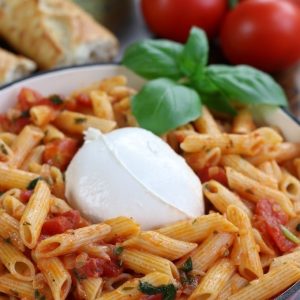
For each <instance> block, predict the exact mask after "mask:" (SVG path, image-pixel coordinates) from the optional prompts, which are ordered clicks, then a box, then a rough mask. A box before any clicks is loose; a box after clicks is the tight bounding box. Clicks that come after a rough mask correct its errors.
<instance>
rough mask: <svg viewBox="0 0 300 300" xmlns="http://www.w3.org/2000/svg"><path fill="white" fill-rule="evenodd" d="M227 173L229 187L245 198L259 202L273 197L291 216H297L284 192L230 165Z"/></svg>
mask: <svg viewBox="0 0 300 300" xmlns="http://www.w3.org/2000/svg"><path fill="white" fill-rule="evenodd" d="M226 175H227V179H228V184H229V187H230V188H231V189H233V190H234V191H236V192H237V193H238V194H239V195H241V196H242V197H244V198H245V199H247V200H251V201H254V202H258V201H259V200H261V199H272V200H274V201H275V202H277V203H278V204H279V205H280V206H281V208H282V209H283V210H284V211H285V212H286V213H287V214H288V215H289V216H292V217H293V216H295V212H294V208H293V204H292V202H291V201H290V199H289V198H288V197H286V195H285V194H284V193H282V192H280V191H278V190H275V189H271V188H269V187H267V186H264V185H262V184H260V183H259V182H257V181H255V180H253V179H251V178H249V177H247V176H245V175H243V174H241V173H239V172H237V171H235V170H234V169H232V168H229V167H227V168H226Z"/></svg>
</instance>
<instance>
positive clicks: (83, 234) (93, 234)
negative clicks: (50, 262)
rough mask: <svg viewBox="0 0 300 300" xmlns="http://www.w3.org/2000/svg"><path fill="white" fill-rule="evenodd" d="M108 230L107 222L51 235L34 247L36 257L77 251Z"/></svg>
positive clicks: (105, 233)
mask: <svg viewBox="0 0 300 300" xmlns="http://www.w3.org/2000/svg"><path fill="white" fill-rule="evenodd" d="M109 232H110V226H109V225H107V224H95V225H90V226H86V227H82V228H79V229H76V230H70V231H68V232H67V233H61V234H56V235H53V236H51V237H49V238H46V239H44V240H42V241H41V242H40V243H39V244H38V245H37V247H36V256H37V257H38V258H47V257H53V256H60V255H64V254H69V253H73V252H75V251H77V250H78V249H79V248H80V247H82V246H84V245H87V244H90V243H93V242H96V241H99V240H102V239H103V238H104V237H105V236H106V235H107V234H108V233H109Z"/></svg>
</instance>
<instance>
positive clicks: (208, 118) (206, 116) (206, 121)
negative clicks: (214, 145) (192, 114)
mask: <svg viewBox="0 0 300 300" xmlns="http://www.w3.org/2000/svg"><path fill="white" fill-rule="evenodd" d="M194 126H195V128H196V129H197V131H198V132H199V133H207V134H209V135H219V134H221V130H220V128H219V126H218V124H217V122H216V121H215V119H214V117H213V116H212V115H211V113H210V111H209V110H208V109H207V107H206V106H203V107H202V115H201V117H200V118H198V119H197V120H196V121H195V122H194Z"/></svg>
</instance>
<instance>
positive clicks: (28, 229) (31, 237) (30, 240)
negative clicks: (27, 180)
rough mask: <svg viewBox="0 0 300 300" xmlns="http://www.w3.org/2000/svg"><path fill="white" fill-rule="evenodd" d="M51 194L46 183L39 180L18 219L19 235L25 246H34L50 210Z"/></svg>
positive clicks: (31, 247)
mask: <svg viewBox="0 0 300 300" xmlns="http://www.w3.org/2000/svg"><path fill="white" fill-rule="evenodd" d="M50 202H51V194H50V190H49V187H48V185H47V183H46V182H45V181H44V180H39V181H38V182H37V184H36V186H35V188H34V192H33V194H32V195H31V197H30V199H29V202H28V203H27V205H26V208H25V211H24V213H23V215H22V218H21V220H20V235H21V238H22V240H23V243H24V245H25V246H26V247H28V248H30V249H33V248H35V247H36V245H37V242H38V239H39V237H40V233H41V230H42V227H43V224H44V222H45V220H46V217H47V215H48V213H49V210H50Z"/></svg>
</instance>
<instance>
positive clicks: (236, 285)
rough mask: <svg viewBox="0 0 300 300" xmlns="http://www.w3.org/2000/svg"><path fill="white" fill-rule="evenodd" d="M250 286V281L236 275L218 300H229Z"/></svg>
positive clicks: (226, 285)
mask: <svg viewBox="0 0 300 300" xmlns="http://www.w3.org/2000/svg"><path fill="white" fill-rule="evenodd" d="M247 284H248V280H246V279H245V278H243V277H241V276H240V275H239V274H237V273H235V274H234V275H233V276H232V277H231V278H230V279H229V280H228V281H227V283H226V284H225V286H224V287H223V289H222V290H221V292H220V293H219V295H218V297H217V300H224V299H228V297H229V296H231V295H232V294H234V293H236V292H237V291H239V290H240V289H241V288H243V287H245V286H246V285H247Z"/></svg>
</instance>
